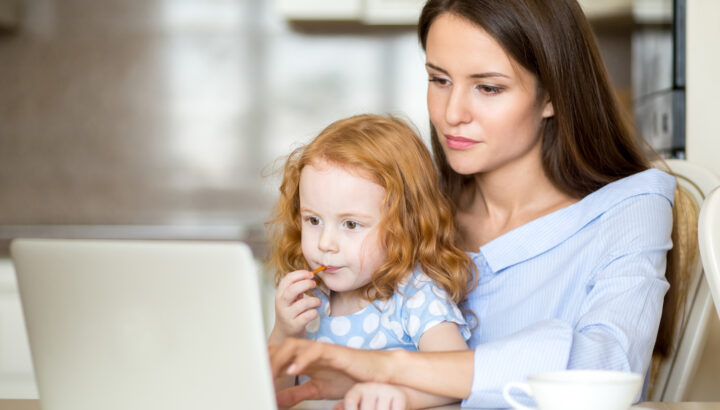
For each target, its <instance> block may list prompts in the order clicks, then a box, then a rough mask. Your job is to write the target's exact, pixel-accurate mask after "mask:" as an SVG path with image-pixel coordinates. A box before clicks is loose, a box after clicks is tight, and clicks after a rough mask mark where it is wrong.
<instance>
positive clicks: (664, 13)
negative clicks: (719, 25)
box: [276, 0, 673, 25]
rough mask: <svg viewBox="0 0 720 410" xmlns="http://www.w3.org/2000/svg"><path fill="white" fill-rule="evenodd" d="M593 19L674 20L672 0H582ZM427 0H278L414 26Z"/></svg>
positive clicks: (313, 15)
mask: <svg viewBox="0 0 720 410" xmlns="http://www.w3.org/2000/svg"><path fill="white" fill-rule="evenodd" d="M579 3H580V6H581V7H582V8H583V10H584V11H585V14H586V15H587V16H588V18H589V19H590V20H595V19H602V20H607V19H620V20H628V19H632V20H633V21H635V22H637V23H667V22H670V21H672V10H673V2H672V0H579ZM424 4H425V0H302V1H301V0H276V6H277V10H278V12H279V13H280V15H282V16H283V17H284V18H286V19H288V20H307V21H353V22H360V23H362V24H368V25H372V24H386V25H414V24H416V23H417V20H418V17H419V16H420V10H422V7H423V5H424Z"/></svg>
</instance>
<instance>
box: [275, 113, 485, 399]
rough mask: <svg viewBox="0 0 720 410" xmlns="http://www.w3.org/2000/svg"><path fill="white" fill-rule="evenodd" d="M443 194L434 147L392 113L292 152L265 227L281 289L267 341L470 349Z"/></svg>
mask: <svg viewBox="0 0 720 410" xmlns="http://www.w3.org/2000/svg"><path fill="white" fill-rule="evenodd" d="M440 192H441V191H440V189H439V187H438V178H437V175H436V173H435V168H434V166H433V163H432V159H431V156H430V153H429V152H428V150H427V148H426V147H425V145H423V143H422V141H421V140H420V139H419V138H418V136H417V135H416V134H415V133H414V132H413V131H412V129H410V127H409V126H408V125H407V124H406V123H404V122H403V121H401V120H399V119H397V118H393V117H385V116H378V115H360V116H355V117H351V118H348V119H344V120H340V121H337V122H335V123H333V124H331V125H330V126H329V127H327V128H326V129H325V130H323V131H322V132H321V133H320V135H318V137H317V138H315V140H313V141H312V142H311V143H310V144H308V145H307V146H305V147H302V148H299V149H297V150H295V151H294V152H293V153H292V154H291V155H290V156H289V159H288V160H287V163H286V164H285V169H284V175H283V181H282V185H281V187H280V198H279V200H278V203H277V205H276V208H275V213H274V216H273V219H272V220H271V222H270V223H269V228H270V229H269V231H270V240H271V244H272V249H271V254H270V266H271V267H272V270H273V271H274V272H275V279H276V283H277V285H278V288H277V295H276V298H275V313H276V321H275V326H274V327H273V329H272V332H271V334H270V339H269V344H280V343H282V342H283V341H284V340H285V339H286V338H288V337H303V336H304V337H306V338H308V339H311V340H317V341H323V342H328V343H333V344H340V345H345V346H349V347H354V348H365V349H375V350H378V349H405V350H412V351H417V350H420V351H440V350H443V351H448V350H463V349H467V345H466V342H465V341H466V340H467V338H468V337H469V335H470V332H469V329H468V326H467V324H466V322H465V320H464V319H463V315H462V314H461V312H460V310H459V309H458V307H457V306H456V303H458V302H460V301H462V300H463V299H464V298H465V295H466V294H467V292H468V289H469V288H471V286H469V285H470V284H471V282H472V279H473V272H474V271H473V268H472V266H473V264H472V262H471V260H470V259H469V257H468V256H467V255H466V254H465V253H464V252H463V251H461V250H460V249H459V248H457V247H456V246H455V245H454V242H455V241H456V237H455V235H456V232H455V229H454V224H453V215H452V214H451V208H450V206H449V203H448V202H447V200H446V199H445V197H444V196H443V195H442V194H441V193H440ZM310 270H319V273H317V275H315V276H314V275H313V273H312V272H310ZM313 279H315V280H317V283H316V281H315V280H313ZM309 291H311V292H309ZM310 295H312V296H310ZM282 384H287V380H285V381H284V383H281V385H282ZM278 387H282V386H278ZM362 396H363V400H373V401H374V400H395V401H396V402H399V403H400V402H401V403H403V407H402V408H404V403H405V402H404V400H405V399H406V398H407V399H408V403H409V404H410V405H411V406H412V407H426V406H430V405H437V404H441V403H444V402H447V401H448V400H446V399H444V398H440V397H435V396H431V395H428V394H424V393H417V392H412V391H410V390H409V389H403V390H402V391H401V390H400V389H399V388H395V387H393V386H377V385H368V386H367V388H366V390H365V393H364V394H363V395H362Z"/></svg>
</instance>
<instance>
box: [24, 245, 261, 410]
mask: <svg viewBox="0 0 720 410" xmlns="http://www.w3.org/2000/svg"><path fill="white" fill-rule="evenodd" d="M11 255H12V259H13V262H14V264H15V270H16V272H17V276H18V285H19V290H20V298H21V302H22V307H23V311H24V315H25V322H26V326H27V331H28V337H29V340H30V350H31V353H32V359H33V366H34V369H35V377H36V381H37V386H38V391H39V393H40V402H41V406H42V408H43V410H114V409H117V410H142V409H148V410H150V409H152V410H165V409H167V410H171V409H172V410H184V409H187V410H190V409H193V410H200V409H203V410H204V409H213V410H226V409H227V410H231V409H232V410H238V409H275V396H274V392H273V384H272V377H271V374H270V367H269V363H268V355H267V349H266V342H265V337H264V334H265V333H264V331H263V324H262V312H261V303H260V297H259V294H260V287H259V285H258V280H257V271H256V268H255V264H254V261H253V258H252V255H251V252H250V249H249V248H248V247H247V246H246V245H245V244H243V243H231V242H187V241H177V242H174V241H134V240H44V239H42V240H40V239H18V240H15V241H14V242H13V243H12V244H11Z"/></svg>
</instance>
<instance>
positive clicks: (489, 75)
mask: <svg viewBox="0 0 720 410" xmlns="http://www.w3.org/2000/svg"><path fill="white" fill-rule="evenodd" d="M425 66H426V67H427V68H431V69H433V70H435V71H440V72H441V73H443V74H445V75H450V74H449V73H448V72H447V71H445V70H443V69H442V68H440V67H438V66H436V65H435V64H432V63H425ZM489 77H505V78H510V77H509V76H507V75H505V74H502V73H498V72H494V71H491V72H487V73H480V74H470V78H489Z"/></svg>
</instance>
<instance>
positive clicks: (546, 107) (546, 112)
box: [542, 98, 555, 118]
mask: <svg viewBox="0 0 720 410" xmlns="http://www.w3.org/2000/svg"><path fill="white" fill-rule="evenodd" d="M554 116H555V109H554V108H553V105H552V101H550V99H549V98H548V99H547V100H545V102H544V103H543V109H542V117H543V118H550V117H554Z"/></svg>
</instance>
